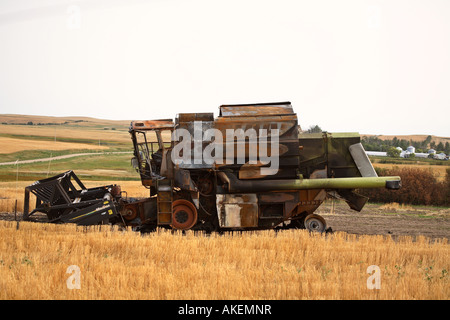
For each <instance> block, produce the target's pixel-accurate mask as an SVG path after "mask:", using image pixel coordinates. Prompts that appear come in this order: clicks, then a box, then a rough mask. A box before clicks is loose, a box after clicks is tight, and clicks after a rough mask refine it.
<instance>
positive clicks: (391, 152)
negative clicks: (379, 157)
mask: <svg viewBox="0 0 450 320" xmlns="http://www.w3.org/2000/svg"><path fill="white" fill-rule="evenodd" d="M386 154H387V156H388V157H392V158H400V150H399V149H397V148H396V147H390V148H389V149H388V150H387V151H386Z"/></svg>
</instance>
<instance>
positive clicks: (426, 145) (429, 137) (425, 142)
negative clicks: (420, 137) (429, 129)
mask: <svg viewBox="0 0 450 320" xmlns="http://www.w3.org/2000/svg"><path fill="white" fill-rule="evenodd" d="M430 142H431V136H428V137H427V138H426V139H425V141H424V145H425V146H424V147H425V148H426V147H428V145H429V144H430Z"/></svg>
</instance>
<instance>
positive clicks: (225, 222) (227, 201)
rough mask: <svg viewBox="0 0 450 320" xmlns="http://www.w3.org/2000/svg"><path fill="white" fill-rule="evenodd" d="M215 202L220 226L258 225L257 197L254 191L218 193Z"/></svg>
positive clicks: (241, 226) (248, 226)
mask: <svg viewBox="0 0 450 320" xmlns="http://www.w3.org/2000/svg"><path fill="white" fill-rule="evenodd" d="M216 203H217V213H218V218H219V225H220V227H222V228H250V227H257V226H258V197H257V195H256V194H255V193H247V194H218V195H217V198H216Z"/></svg>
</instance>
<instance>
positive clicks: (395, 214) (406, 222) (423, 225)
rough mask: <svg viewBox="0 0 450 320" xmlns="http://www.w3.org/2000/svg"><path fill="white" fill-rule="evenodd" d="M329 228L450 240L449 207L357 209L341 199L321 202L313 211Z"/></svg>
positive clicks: (370, 207)
mask: <svg viewBox="0 0 450 320" xmlns="http://www.w3.org/2000/svg"><path fill="white" fill-rule="evenodd" d="M317 213H318V214H320V215H321V216H323V217H324V218H325V219H326V221H327V226H328V227H331V228H332V230H333V231H344V232H348V233H353V234H380V235H391V236H393V237H398V236H413V237H416V236H419V235H422V236H426V237H429V238H434V239H436V238H447V239H450V208H436V207H411V206H409V207H406V208H401V207H400V208H396V207H395V206H389V205H384V206H383V205H380V204H367V205H366V206H365V207H364V209H363V210H362V211H361V212H356V211H353V210H351V209H349V208H348V206H347V205H346V204H345V203H344V202H337V203H335V208H334V210H333V208H332V203H331V202H329V203H325V204H324V205H322V206H321V207H320V208H319V210H318V211H317Z"/></svg>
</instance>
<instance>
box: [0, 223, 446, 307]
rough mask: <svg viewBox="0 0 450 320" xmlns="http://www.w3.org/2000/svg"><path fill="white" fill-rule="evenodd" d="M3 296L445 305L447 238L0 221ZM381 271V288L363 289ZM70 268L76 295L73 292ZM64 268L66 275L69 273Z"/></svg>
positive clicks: (0, 280)
mask: <svg viewBox="0 0 450 320" xmlns="http://www.w3.org/2000/svg"><path fill="white" fill-rule="evenodd" d="M0 230H1V232H0V237H1V239H0V248H1V249H0V299H25V300H27V299H164V300H169V299H176V300H180V299H181V300H184V299H189V300H196V299H223V300H228V299H252V300H257V299H268V300H270V299H276V300H281V299H282V300H292V299H294V300H299V299H342V300H343V299H448V297H449V294H450V286H449V276H448V270H449V269H448V268H449V264H448V261H449V258H450V256H449V254H450V248H449V246H448V242H447V240H446V239H444V240H436V241H432V242H430V241H429V240H428V239H427V238H425V237H418V238H417V239H415V240H414V241H413V240H412V238H410V237H400V238H398V239H397V240H395V241H394V240H393V239H391V238H389V237H384V236H381V235H372V236H357V235H351V234H347V233H344V232H337V233H334V234H327V235H320V234H310V233H308V232H306V231H302V230H285V231H282V232H278V233H275V232H274V231H258V232H245V233H225V234H217V233H213V234H210V235H205V234H198V233H194V232H186V233H185V234H182V233H180V232H175V233H172V232H170V231H165V230H159V231H157V232H154V233H150V234H146V235H140V234H139V233H136V232H134V231H130V230H126V231H119V230H117V229H111V228H110V227H108V226H102V227H101V228H98V227H97V228H93V227H91V228H89V229H86V228H81V227H76V226H73V225H50V224H36V223H25V222H21V223H20V226H19V229H17V228H16V223H15V222H14V221H0ZM372 265H375V266H378V268H379V272H380V278H379V279H380V282H379V283H380V287H379V289H376V288H373V289H371V288H370V286H369V287H368V284H367V282H368V278H369V277H370V276H371V275H370V274H369V273H368V272H367V270H368V269H367V268H368V267H369V266H372ZM70 266H77V267H78V268H79V289H69V288H68V284H67V282H68V280H69V281H70V280H71V279H69V278H70V277H71V274H72V273H71V272H70V270H72V269H68V268H69V267H70ZM68 271H69V273H68Z"/></svg>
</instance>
